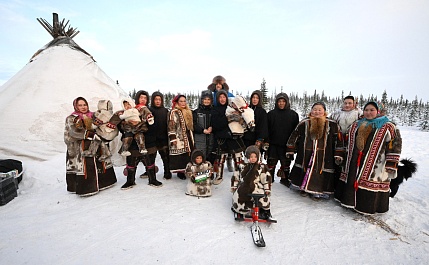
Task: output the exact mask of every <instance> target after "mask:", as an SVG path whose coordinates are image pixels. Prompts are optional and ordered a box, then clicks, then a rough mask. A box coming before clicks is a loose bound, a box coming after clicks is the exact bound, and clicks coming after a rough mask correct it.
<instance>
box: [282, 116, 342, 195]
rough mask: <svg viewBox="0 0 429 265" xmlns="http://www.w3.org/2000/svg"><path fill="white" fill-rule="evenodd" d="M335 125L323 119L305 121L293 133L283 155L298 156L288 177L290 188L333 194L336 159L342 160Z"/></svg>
mask: <svg viewBox="0 0 429 265" xmlns="http://www.w3.org/2000/svg"><path fill="white" fill-rule="evenodd" d="M339 130H340V128H339V126H338V124H337V123H336V122H335V121H333V120H330V119H327V118H326V117H323V118H306V119H304V120H302V121H301V122H300V123H299V124H298V126H297V127H296V128H295V130H294V131H293V132H292V134H291V136H290V138H289V140H288V142H287V145H286V150H287V151H286V153H287V154H288V155H290V156H291V155H293V154H294V153H295V152H296V153H297V155H296V159H295V163H294V166H293V168H292V171H291V173H290V180H291V184H292V185H293V186H294V187H295V188H298V189H300V190H303V191H305V192H308V193H313V194H323V193H327V194H331V193H333V192H334V172H335V169H334V165H335V156H337V157H342V153H343V146H342V142H341V141H340V140H339V138H338V132H339Z"/></svg>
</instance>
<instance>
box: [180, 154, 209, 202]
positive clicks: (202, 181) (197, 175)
mask: <svg viewBox="0 0 429 265" xmlns="http://www.w3.org/2000/svg"><path fill="white" fill-rule="evenodd" d="M185 174H186V176H187V177H188V178H189V182H188V185H187V186H186V190H187V191H186V193H185V194H186V195H191V196H198V197H209V196H212V189H211V186H212V178H213V166H212V164H211V163H210V162H209V161H206V159H205V156H204V153H203V152H202V151H201V150H198V149H195V150H194V151H193V152H192V154H191V162H189V163H188V164H187V165H186V169H185Z"/></svg>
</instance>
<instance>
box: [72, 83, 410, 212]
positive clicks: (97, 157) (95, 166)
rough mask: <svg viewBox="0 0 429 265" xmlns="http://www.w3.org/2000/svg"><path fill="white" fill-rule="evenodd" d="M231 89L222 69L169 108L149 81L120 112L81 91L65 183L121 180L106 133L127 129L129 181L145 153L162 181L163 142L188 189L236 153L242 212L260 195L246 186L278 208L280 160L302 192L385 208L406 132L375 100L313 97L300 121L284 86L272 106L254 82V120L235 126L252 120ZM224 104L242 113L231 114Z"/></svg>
mask: <svg viewBox="0 0 429 265" xmlns="http://www.w3.org/2000/svg"><path fill="white" fill-rule="evenodd" d="M233 98H234V95H233V94H231V93H230V92H229V86H228V85H227V83H226V80H225V78H223V77H222V76H216V77H215V78H213V81H212V83H211V84H210V85H209V86H208V89H207V90H204V91H202V93H201V98H200V102H199V106H198V108H197V109H195V110H191V109H190V108H189V105H188V104H187V101H186V96H185V95H183V94H178V95H177V96H175V97H174V99H173V100H172V107H171V110H168V109H167V108H166V107H165V106H164V97H163V94H162V93H161V92H158V91H157V92H154V93H153V94H152V96H151V97H150V98H149V94H148V93H147V92H146V91H139V92H137V93H136V96H135V99H134V100H135V102H129V101H127V100H124V101H123V106H122V107H123V110H120V111H117V112H115V113H113V111H112V105H111V102H110V101H106V100H104V101H100V102H99V104H98V108H99V109H98V110H97V112H94V113H93V112H90V111H89V108H88V102H87V101H86V100H85V99H84V98H82V97H78V98H76V99H75V100H74V102H73V106H74V112H73V113H72V114H71V115H69V116H68V117H67V119H66V127H65V132H64V139H65V142H66V144H67V154H66V156H67V158H66V161H67V162H66V166H67V173H66V180H67V190H68V191H70V192H76V193H77V194H79V195H82V196H86V195H92V194H95V193H97V192H98V191H99V190H102V189H105V188H108V187H110V186H112V185H113V184H114V183H116V181H117V180H116V176H115V172H114V171H113V167H112V163H111V160H110V157H111V153H110V151H109V142H110V141H111V140H112V139H113V138H114V137H115V136H117V135H118V132H121V135H122V147H121V150H120V153H121V155H123V156H125V157H126V167H125V169H124V175H125V176H126V177H127V181H126V183H125V184H124V185H123V186H122V187H121V188H122V189H129V188H132V187H133V186H134V185H136V183H135V180H136V171H137V166H138V164H139V163H140V162H143V164H144V166H145V169H146V172H145V173H144V174H142V176H147V177H148V179H149V185H151V186H155V187H160V186H162V183H161V182H160V181H158V180H157V179H156V172H157V166H155V158H156V155H157V152H158V153H159V154H160V156H161V159H162V162H163V166H164V179H166V180H168V179H171V178H172V174H177V177H178V178H180V179H184V180H185V179H188V184H187V186H186V192H185V193H186V194H187V195H191V196H198V197H207V196H211V195H212V189H211V186H212V185H213V184H214V185H217V184H220V183H221V182H222V180H223V174H224V164H225V161H226V160H227V158H228V157H231V158H232V159H233V162H234V163H233V164H234V166H233V170H232V171H233V173H232V177H231V186H230V187H231V192H232V193H233V196H232V200H233V202H232V207H231V209H232V210H233V211H234V212H236V213H240V214H248V213H249V212H250V210H251V208H252V207H253V204H254V203H255V202H253V199H252V197H251V196H249V194H252V193H258V194H265V196H263V197H261V198H260V199H259V201H258V203H259V206H260V214H261V217H262V218H270V217H271V213H270V194H271V186H272V182H273V181H274V176H275V169H276V167H277V164H278V162H280V167H279V169H278V170H277V174H276V175H277V176H278V177H279V178H280V183H282V184H284V185H285V186H287V187H290V188H291V189H292V190H296V191H298V192H299V194H301V195H302V196H309V197H311V198H312V199H314V200H316V201H318V200H323V199H329V198H331V197H334V198H335V200H337V201H339V202H340V203H341V205H343V206H345V207H348V208H353V209H354V210H356V211H357V212H360V213H364V214H374V213H383V212H386V211H388V207H389V183H390V180H391V179H394V178H395V177H396V174H397V167H398V162H399V156H400V153H401V145H402V140H401V136H400V133H399V130H398V129H397V128H396V126H395V125H394V124H393V123H392V122H391V121H389V119H388V118H387V117H386V116H385V115H383V112H382V110H381V109H380V106H379V105H378V104H377V103H376V102H368V103H366V104H365V106H364V108H363V111H362V110H360V109H359V108H358V107H357V103H356V101H355V99H354V98H353V97H352V96H347V97H345V98H344V100H343V106H342V108H341V109H339V110H337V111H335V112H334V113H332V114H331V115H330V116H329V117H328V113H327V111H326V106H325V103H323V102H315V103H314V104H313V105H312V107H311V111H310V113H309V114H308V117H306V118H304V119H303V120H301V121H300V120H299V116H298V114H297V112H295V111H294V110H292V109H291V105H290V101H289V97H288V95H287V94H286V93H279V94H278V95H277V96H276V99H275V107H274V109H272V110H270V111H269V112H267V111H266V110H265V109H264V108H263V106H262V94H261V92H260V91H259V90H256V91H254V92H252V94H251V96H250V102H249V103H248V105H246V106H245V107H249V108H251V109H252V110H253V113H254V128H253V127H252V128H253V129H252V130H247V131H245V132H244V134H236V133H234V132H233V131H232V130H231V128H230V126H228V125H229V124H230V123H231V122H239V123H240V124H245V123H246V121H245V120H244V119H243V118H241V117H240V112H241V111H242V110H240V109H237V107H236V106H235V104H231V102H234V99H233ZM227 108H233V112H234V113H235V114H236V115H231V116H230V115H226V111H227ZM131 109H135V111H133V112H134V113H131V111H129V110H131ZM128 112H129V113H128ZM130 117H133V118H130ZM244 127H245V125H244ZM243 154H244V156H245V159H243ZM262 157H264V158H265V161H266V162H265V161H263V159H262ZM292 161H294V163H293V167H292V168H291V164H292Z"/></svg>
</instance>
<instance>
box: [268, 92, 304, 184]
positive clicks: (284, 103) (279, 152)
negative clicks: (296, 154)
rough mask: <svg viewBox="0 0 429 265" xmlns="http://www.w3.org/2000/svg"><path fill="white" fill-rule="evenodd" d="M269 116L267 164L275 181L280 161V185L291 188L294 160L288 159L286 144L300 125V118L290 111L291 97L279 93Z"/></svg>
mask: <svg viewBox="0 0 429 265" xmlns="http://www.w3.org/2000/svg"><path fill="white" fill-rule="evenodd" d="M267 116H268V133H269V137H268V142H269V148H268V154H267V164H268V167H269V168H270V173H271V176H272V177H273V181H274V171H275V168H276V165H277V162H278V161H279V160H280V169H279V170H278V171H277V176H278V177H280V178H281V179H280V183H282V184H284V185H286V186H288V187H289V185H290V182H289V172H290V164H291V162H292V160H293V158H287V157H286V143H287V141H288V139H289V137H290V135H291V133H292V132H293V130H294V129H295V127H296V126H297V125H298V123H299V116H298V113H296V112H295V111H294V110H291V109H290V102H289V97H288V95H287V94H286V93H279V94H278V95H277V96H276V104H275V107H274V109H273V110H271V111H269V112H268V115H267Z"/></svg>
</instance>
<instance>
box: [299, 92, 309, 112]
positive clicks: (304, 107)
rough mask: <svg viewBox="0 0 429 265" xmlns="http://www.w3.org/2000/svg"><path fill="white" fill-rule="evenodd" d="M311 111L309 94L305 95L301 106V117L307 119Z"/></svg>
mask: <svg viewBox="0 0 429 265" xmlns="http://www.w3.org/2000/svg"><path fill="white" fill-rule="evenodd" d="M309 109H310V99H309V98H308V96H307V92H304V95H303V104H302V106H301V117H302V118H306V117H307V115H308V112H309Z"/></svg>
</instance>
